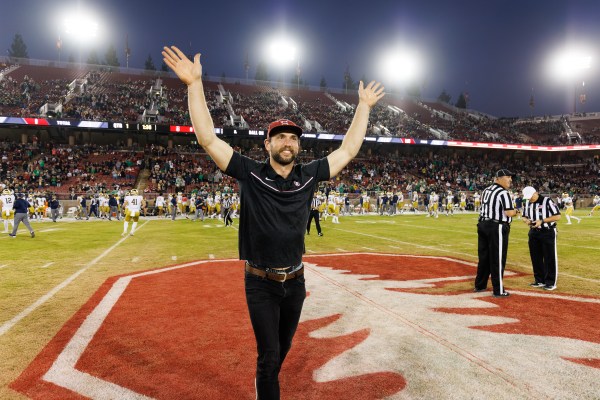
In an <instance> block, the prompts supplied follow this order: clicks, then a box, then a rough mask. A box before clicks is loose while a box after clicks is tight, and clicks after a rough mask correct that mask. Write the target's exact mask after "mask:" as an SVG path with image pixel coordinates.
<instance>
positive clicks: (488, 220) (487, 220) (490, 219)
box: [479, 217, 509, 225]
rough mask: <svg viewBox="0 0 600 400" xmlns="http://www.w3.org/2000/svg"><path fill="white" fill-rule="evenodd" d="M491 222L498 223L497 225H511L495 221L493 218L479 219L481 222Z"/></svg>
mask: <svg viewBox="0 0 600 400" xmlns="http://www.w3.org/2000/svg"><path fill="white" fill-rule="evenodd" d="M490 221H491V222H495V223H497V224H503V225H509V223H508V222H505V221H497V220H495V219H492V218H483V217H479V222H490Z"/></svg>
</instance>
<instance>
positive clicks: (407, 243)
mask: <svg viewBox="0 0 600 400" xmlns="http://www.w3.org/2000/svg"><path fill="white" fill-rule="evenodd" d="M333 229H335V230H338V231H342V232H346V233H353V234H355V235H360V236H367V237H371V238H374V239H379V240H386V241H388V242H392V243H398V244H403V245H406V246H411V247H418V248H422V249H428V250H436V251H443V252H445V253H450V254H457V255H461V256H467V257H471V258H477V254H470V253H462V252H459V251H453V250H447V249H442V248H439V247H434V246H424V245H421V244H417V243H411V242H403V241H401V240H396V239H390V238H388V237H384V236H377V235H371V234H368V233H362V232H355V231H349V230H346V229H340V228H333ZM388 247H390V248H392V249H399V250H401V249H402V247H398V246H392V245H388ZM510 264H512V265H515V266H518V267H520V268H531V266H530V265H525V264H519V263H514V262H511V263H510ZM561 274H562V275H564V276H568V277H569V278H576V279H581V280H584V281H588V282H600V279H591V278H584V277H582V276H577V275H571V274H566V273H561V272H560V270H559V276H560V275H561Z"/></svg>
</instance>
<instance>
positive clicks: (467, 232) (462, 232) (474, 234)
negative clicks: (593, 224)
mask: <svg viewBox="0 0 600 400" xmlns="http://www.w3.org/2000/svg"><path fill="white" fill-rule="evenodd" d="M400 225H402V226H410V227H411V228H419V229H428V230H434V231H437V230H439V229H438V228H433V227H430V226H422V225H414V224H407V223H400ZM444 232H454V233H461V234H463V235H471V236H476V235H477V232H473V231H460V230H456V229H454V230H452V229H446V228H444ZM591 235H593V234H591ZM559 238H560V242H559V247H563V246H567V247H575V248H577V249H589V250H600V247H591V246H579V245H576V244H568V243H564V242H563V241H565V240H566V241H577V240H579V238H576V237H565V238H561V237H560V235H559ZM510 241H511V242H513V243H514V242H517V243H525V242H527V241H528V240H527V239H516V238H512V237H511V239H510Z"/></svg>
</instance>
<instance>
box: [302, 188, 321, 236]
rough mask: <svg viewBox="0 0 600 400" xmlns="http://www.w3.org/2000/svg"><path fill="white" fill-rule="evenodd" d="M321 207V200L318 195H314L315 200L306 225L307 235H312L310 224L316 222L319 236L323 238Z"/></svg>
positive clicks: (311, 203) (311, 205)
mask: <svg viewBox="0 0 600 400" xmlns="http://www.w3.org/2000/svg"><path fill="white" fill-rule="evenodd" d="M320 206H321V199H320V197H319V194H318V193H315V194H314V195H313V199H312V201H311V202H310V214H309V215H308V224H306V234H307V235H310V224H311V221H312V220H313V219H314V220H315V226H316V227H317V234H318V235H319V236H323V232H321V224H320V223H319V207H320Z"/></svg>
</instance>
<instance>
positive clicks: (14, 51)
mask: <svg viewBox="0 0 600 400" xmlns="http://www.w3.org/2000/svg"><path fill="white" fill-rule="evenodd" d="M8 56H9V57H16V58H29V54H27V45H26V44H25V41H24V40H23V36H21V34H20V33H17V34H15V38H14V39H13V42H12V44H11V45H10V49H8Z"/></svg>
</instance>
